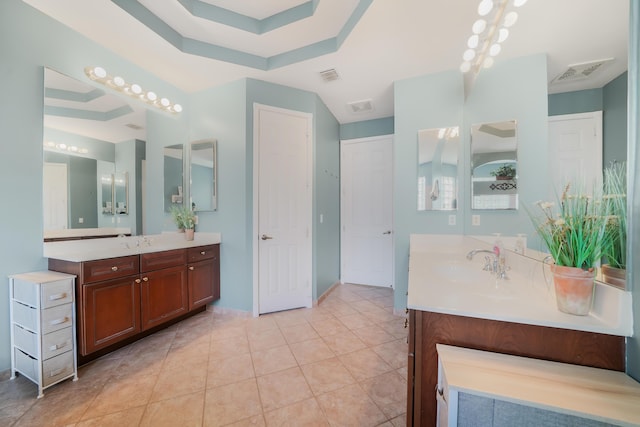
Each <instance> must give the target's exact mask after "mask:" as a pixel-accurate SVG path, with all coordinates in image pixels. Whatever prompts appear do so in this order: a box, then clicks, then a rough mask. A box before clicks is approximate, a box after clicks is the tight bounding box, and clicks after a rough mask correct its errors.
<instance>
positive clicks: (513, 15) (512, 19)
mask: <svg viewBox="0 0 640 427" xmlns="http://www.w3.org/2000/svg"><path fill="white" fill-rule="evenodd" d="M517 20H518V13H517V12H513V11H511V12H509V13H507V15H506V16H505V17H504V26H505V27H507V28H509V27H511V26H512V25H513V24H515V23H516V21H517Z"/></svg>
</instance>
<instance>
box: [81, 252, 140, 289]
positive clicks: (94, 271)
mask: <svg viewBox="0 0 640 427" xmlns="http://www.w3.org/2000/svg"><path fill="white" fill-rule="evenodd" d="M139 272H140V265H139V258H138V255H132V256H125V257H120V258H108V259H101V260H98V261H87V262H84V263H82V274H83V277H84V283H91V282H99V281H102V280H108V279H116V278H118V277H125V276H131V275H134V274H138V273H139Z"/></svg>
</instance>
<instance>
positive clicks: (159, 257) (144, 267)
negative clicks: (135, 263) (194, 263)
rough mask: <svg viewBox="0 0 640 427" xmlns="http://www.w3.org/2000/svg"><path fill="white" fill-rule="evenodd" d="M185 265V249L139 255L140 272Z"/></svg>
mask: <svg viewBox="0 0 640 427" xmlns="http://www.w3.org/2000/svg"><path fill="white" fill-rule="evenodd" d="M186 263H187V253H186V250H185V249H174V250H171V251H162V252H151V253H148V254H142V255H140V271H142V272H143V273H144V272H147V271H154V270H160V269H163V268H169V267H177V266H180V265H185V264H186Z"/></svg>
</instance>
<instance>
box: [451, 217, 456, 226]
mask: <svg viewBox="0 0 640 427" xmlns="http://www.w3.org/2000/svg"><path fill="white" fill-rule="evenodd" d="M449 225H456V216H455V215H449Z"/></svg>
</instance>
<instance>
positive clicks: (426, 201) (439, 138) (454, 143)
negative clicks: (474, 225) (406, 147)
mask: <svg viewBox="0 0 640 427" xmlns="http://www.w3.org/2000/svg"><path fill="white" fill-rule="evenodd" d="M459 141H460V131H459V128H458V127H457V126H455V127H444V128H435V129H424V130H421V131H419V132H418V211H430V210H442V211H450V210H456V209H457V208H458V146H459Z"/></svg>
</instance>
